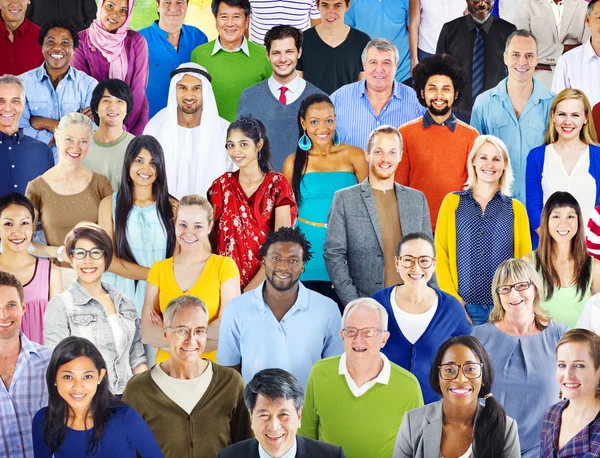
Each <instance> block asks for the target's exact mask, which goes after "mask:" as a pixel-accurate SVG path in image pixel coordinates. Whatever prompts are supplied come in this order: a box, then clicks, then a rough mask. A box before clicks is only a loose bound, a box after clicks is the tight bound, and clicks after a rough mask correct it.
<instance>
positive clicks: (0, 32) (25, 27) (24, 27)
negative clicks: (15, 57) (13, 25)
mask: <svg viewBox="0 0 600 458" xmlns="http://www.w3.org/2000/svg"><path fill="white" fill-rule="evenodd" d="M29 22H30V21H29V20H28V19H27V18H25V19H24V20H23V23H22V24H21V25H20V26H19V27H17V30H15V31H14V35H15V36H16V35H19V36H20V37H22V36H23V35H25V34H26V33H27V32H29V24H28V23H29ZM7 35H8V29H7V28H6V24H5V23H4V20H3V19H1V18H0V36H7ZM36 41H37V39H36Z"/></svg>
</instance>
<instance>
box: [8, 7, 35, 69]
mask: <svg viewBox="0 0 600 458" xmlns="http://www.w3.org/2000/svg"><path fill="white" fill-rule="evenodd" d="M28 3H29V0H0V76H2V75H20V74H21V73H25V72H27V71H29V70H31V69H32V68H35V67H37V66H38V65H40V64H41V63H42V62H44V58H43V57H42V48H41V46H40V45H39V44H38V36H39V34H40V28H39V27H38V26H37V25H35V24H34V23H33V22H31V21H30V20H29V19H25V13H26V11H27V4H28Z"/></svg>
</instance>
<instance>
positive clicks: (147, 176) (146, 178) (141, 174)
mask: <svg viewBox="0 0 600 458" xmlns="http://www.w3.org/2000/svg"><path fill="white" fill-rule="evenodd" d="M137 176H138V177H140V178H141V179H142V180H149V179H150V178H152V175H146V174H145V173H138V174H137Z"/></svg>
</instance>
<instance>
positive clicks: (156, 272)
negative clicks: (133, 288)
mask: <svg viewBox="0 0 600 458" xmlns="http://www.w3.org/2000/svg"><path fill="white" fill-rule="evenodd" d="M161 262H162V261H156V262H155V263H154V264H152V267H150V271H149V272H148V278H147V279H146V281H147V282H148V283H150V284H151V285H154V286H156V287H157V288H158V289H160V271H161Z"/></svg>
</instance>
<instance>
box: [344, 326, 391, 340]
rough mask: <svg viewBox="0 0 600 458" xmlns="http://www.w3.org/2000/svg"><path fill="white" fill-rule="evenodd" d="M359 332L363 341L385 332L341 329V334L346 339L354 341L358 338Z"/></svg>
mask: <svg viewBox="0 0 600 458" xmlns="http://www.w3.org/2000/svg"><path fill="white" fill-rule="evenodd" d="M359 332H360V335H361V336H362V337H363V338H364V339H372V338H373V337H375V336H376V335H377V333H379V332H385V331H384V330H383V329H376V328H362V329H356V328H344V329H342V334H344V337H348V338H350V339H354V338H355V337H356V336H358V333H359Z"/></svg>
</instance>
